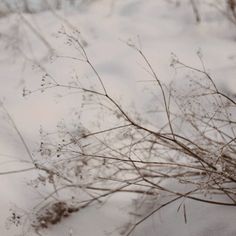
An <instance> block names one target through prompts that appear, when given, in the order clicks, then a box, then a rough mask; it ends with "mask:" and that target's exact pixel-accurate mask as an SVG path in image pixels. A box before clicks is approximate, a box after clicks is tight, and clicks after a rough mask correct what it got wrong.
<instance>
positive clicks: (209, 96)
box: [16, 31, 236, 235]
mask: <svg viewBox="0 0 236 236" xmlns="http://www.w3.org/2000/svg"><path fill="white" fill-rule="evenodd" d="M61 34H62V35H64V36H65V37H66V39H67V40H68V42H69V44H70V45H73V46H74V47H75V48H76V50H77V51H78V57H77V58H76V57H75V58H69V59H72V60H76V61H78V62H80V63H86V64H87V65H88V66H89V67H90V69H91V71H93V72H94V75H95V76H96V79H97V82H94V83H95V86H94V87H86V86H82V85H81V83H80V82H79V80H77V79H76V80H75V81H73V83H67V84H62V83H59V82H58V81H57V80H56V79H55V78H54V77H53V76H52V75H50V74H48V73H46V74H45V76H44V77H43V79H42V84H41V88H39V89H36V90H34V91H29V90H27V91H28V92H27V94H30V93H32V92H37V91H45V90H48V89H53V88H54V89H55V88H62V89H70V91H71V90H74V91H78V92H79V93H82V94H83V98H84V99H85V105H86V104H87V106H90V105H91V104H92V105H93V106H96V108H97V111H98V112H97V114H98V115H99V113H101V112H103V113H104V114H105V117H107V119H101V120H99V122H98V125H97V126H96V127H89V128H88V127H85V126H84V125H82V124H80V125H79V127H78V129H77V130H73V129H70V128H68V127H67V126H66V125H65V124H63V123H61V124H60V126H59V127H58V132H57V133H56V135H55V134H54V135H48V134H45V133H44V132H43V131H41V136H42V140H41V144H40V147H39V150H38V158H37V157H34V159H33V160H32V162H33V165H34V168H35V169H37V170H38V171H39V173H40V174H39V176H38V178H37V179H36V180H35V181H34V183H33V182H32V184H34V187H36V188H39V186H41V185H46V186H51V187H52V192H51V193H50V194H48V195H47V196H44V198H43V199H42V201H41V202H40V203H39V204H38V205H37V206H35V209H34V210H35V211H36V212H37V215H40V212H42V216H41V218H42V217H43V216H44V215H45V206H47V204H48V202H51V201H52V202H63V204H72V205H73V207H74V209H76V211H77V210H79V209H81V208H84V207H86V206H89V205H90V204H92V203H94V202H97V203H100V202H102V201H103V200H104V199H106V198H107V197H108V196H112V195H113V194H115V193H118V192H122V193H136V194H141V195H143V196H148V195H151V196H156V199H158V196H159V194H160V193H167V194H168V195H171V196H172V198H171V200H169V201H168V202H166V203H164V204H163V205H161V206H158V207H157V208H156V209H153V210H152V211H151V212H150V213H148V214H147V215H146V216H144V218H140V219H139V220H138V221H137V223H136V224H135V225H133V226H132V227H131V228H130V230H129V231H128V233H127V235H131V233H132V232H133V231H134V229H135V228H136V227H137V226H138V225H139V224H141V223H142V222H143V221H144V220H145V219H147V218H148V217H149V216H151V215H152V214H154V213H155V212H157V211H158V210H159V209H161V208H163V207H164V206H166V205H168V204H170V203H172V202H174V201H176V200H178V199H181V198H182V199H190V200H195V201H200V202H203V203H208V204H216V205H225V206H236V189H235V186H236V185H235V183H236V173H235V167H236V154H235V153H236V152H235V150H236V144H235V140H236V133H235V132H236V130H235V125H236V121H235V120H234V115H235V108H236V102H235V101H234V98H231V97H229V96H228V95H226V94H224V93H222V92H221V91H220V90H219V89H218V87H217V86H216V84H215V83H214V81H213V79H212V77H211V76H210V74H209V73H208V72H207V71H206V70H205V67H204V65H203V64H202V65H203V66H202V69H197V68H193V67H191V66H188V65H186V64H184V63H182V62H181V61H180V60H178V59H177V58H174V60H173V63H172V65H173V66H174V67H175V69H180V68H184V69H187V70H188V71H191V72H192V73H193V74H192V77H191V78H190V79H189V80H187V81H185V82H184V87H186V89H184V88H183V83H181V87H180V86H178V83H177V84H176V85H175V86H171V87H168V86H165V85H164V84H163V83H162V82H161V80H160V79H159V78H158V76H157V74H156V72H155V70H154V68H153V67H152V65H151V63H150V62H149V60H148V58H147V57H146V56H145V54H144V53H143V52H142V50H140V49H139V48H138V47H136V46H135V45H133V44H130V45H129V46H131V47H132V48H133V49H134V50H136V51H137V53H138V54H139V55H140V56H141V58H142V59H143V61H144V64H145V66H146V67H147V70H148V71H149V74H150V75H151V76H152V77H153V79H154V80H155V82H156V86H157V87H156V93H158V94H160V95H161V97H162V99H161V101H160V102H161V104H162V107H163V112H164V116H163V113H161V114H160V116H159V117H160V120H163V122H160V123H158V122H157V123H156V125H155V127H153V126H151V125H149V124H147V123H145V122H143V118H142V114H139V115H137V114H135V113H132V112H129V111H126V110H125V109H124V108H123V107H122V105H121V104H120V103H119V101H117V100H116V99H114V98H113V97H112V94H109V92H108V90H107V89H106V86H105V83H104V82H103V80H102V78H101V76H100V75H99V73H98V72H97V70H96V69H95V67H94V66H93V63H92V62H91V60H90V59H89V57H88V55H87V52H86V51H85V49H84V47H83V45H82V44H81V42H80V40H79V38H78V37H77V36H78V35H77V33H75V34H74V35H70V34H68V33H67V32H65V31H63V32H61ZM194 77H196V79H192V78H194ZM25 91H26V90H25ZM27 94H25V95H27ZM83 110H84V112H85V113H86V111H85V108H84V107H82V112H83ZM111 118H112V121H110V120H111ZM88 119H90V120H92V119H95V120H96V119H97V116H94V117H90V116H88ZM108 120H109V121H108ZM78 123H79V121H78ZM16 130H17V128H16ZM20 138H21V140H22V142H23V144H24V146H26V143H25V142H24V139H23V137H21V135H20ZM27 152H28V150H27ZM29 156H30V157H31V155H30V154H29ZM23 171H25V170H23ZM169 181H173V182H174V183H175V184H176V186H181V185H185V186H188V191H187V192H185V191H182V190H179V189H181V188H172V187H169V185H168V182H169ZM61 198H63V200H61ZM66 202H69V203H66ZM54 204H56V203H54ZM50 206H55V205H52V203H51V205H50ZM63 206H67V205H63ZM41 209H43V210H42V211H41ZM63 209H64V208H63ZM49 213H50V211H49ZM54 213H55V212H54ZM54 213H50V214H54ZM63 214H64V211H63ZM38 217H39V219H41V218H40V216H38ZM57 217H59V218H56V219H61V217H62V215H60V216H57ZM34 225H37V231H38V230H40V225H41V224H40V222H39V223H38V224H35V223H34ZM47 226H48V224H47ZM42 228H44V227H42Z"/></svg>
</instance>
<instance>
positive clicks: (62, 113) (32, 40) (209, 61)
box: [0, 0, 236, 236]
mask: <svg viewBox="0 0 236 236" xmlns="http://www.w3.org/2000/svg"><path fill="white" fill-rule="evenodd" d="M1 1H2V3H1V4H3V2H4V1H3V0H0V2H1ZM222 1H223V0H222ZM28 2H29V3H30V6H31V7H32V9H35V10H37V8H38V5H37V3H39V0H34V1H33V0H32V2H31V1H28ZM197 2H198V3H199V4H198V7H199V12H200V15H201V22H200V23H199V24H197V23H196V21H195V17H194V14H193V11H192V8H191V6H190V4H189V1H187V0H186V1H185V0H179V1H174V0H173V1H171V0H169V1H167V0H125V1H124V0H97V1H78V4H77V5H78V6H77V8H71V7H68V6H65V8H63V9H61V10H59V11H57V12H56V14H58V15H60V16H62V17H63V18H65V19H66V20H67V21H68V22H70V23H71V25H73V26H74V27H76V28H77V29H78V30H79V31H80V32H81V37H82V38H83V40H84V45H85V47H86V50H87V53H88V55H89V57H90V59H91V61H92V63H93V65H94V66H95V68H96V69H97V71H98V72H99V73H100V75H101V77H102V78H103V80H104V83H105V85H106V87H107V88H108V90H109V92H110V93H111V94H113V95H114V96H117V97H121V98H122V101H132V99H135V100H136V101H137V100H138V101H140V103H141V102H143V100H145V99H143V98H142V97H140V91H141V89H142V88H141V87H142V82H140V81H142V80H143V78H144V77H147V73H145V71H144V70H143V69H142V61H141V60H140V58H139V56H138V55H137V53H136V52H135V51H134V50H132V49H131V48H130V47H128V46H127V44H126V42H127V41H130V40H131V41H133V42H135V43H137V44H139V45H141V47H142V50H143V52H144V53H145V55H146V56H147V57H148V59H149V61H150V62H151V64H152V66H153V68H155V70H156V72H157V74H158V76H159V78H160V80H162V81H166V82H168V81H170V80H172V79H174V78H175V71H174V70H173V69H172V68H171V67H170V66H169V65H170V62H171V55H172V53H174V54H175V55H177V56H178V58H180V59H181V60H182V61H184V62H187V64H189V65H192V66H195V67H201V63H200V61H199V58H198V56H197V52H198V51H199V50H200V51H201V53H202V55H203V61H204V63H205V66H206V68H207V70H208V71H209V73H210V74H211V76H212V77H213V78H214V80H215V81H216V83H217V84H218V85H219V86H220V87H221V88H222V89H223V90H225V91H228V92H230V93H232V94H235V93H236V82H235V75H236V66H235V63H236V25H234V24H232V23H230V22H229V21H228V20H227V18H226V17H224V16H223V15H222V14H221V13H220V12H219V11H218V10H217V9H215V8H214V7H212V6H211V5H210V4H208V3H209V1H205V0H199V1H197ZM213 2H214V1H213ZM8 3H10V4H12V6H15V3H14V1H13V0H12V1H10V0H8ZM18 4H21V0H18ZM31 4H32V5H31ZM2 7H3V5H2ZM3 9H4V8H3ZM22 17H23V18H22ZM24 19H27V21H28V22H30V24H31V25H33V26H34V27H35V28H36V29H37V31H38V32H40V34H41V35H43V37H44V38H45V39H46V40H47V41H48V42H49V44H50V45H51V46H52V48H53V49H54V50H55V51H56V53H57V54H58V55H61V56H71V55H72V56H73V53H75V52H74V50H73V49H70V48H68V46H67V45H66V44H65V40H64V38H63V37H61V36H60V35H58V31H59V30H60V29H61V27H62V26H63V24H65V22H63V21H62V20H61V19H59V18H58V17H56V16H55V14H53V13H52V12H51V11H43V12H39V13H35V14H23V16H19V14H16V13H15V14H8V15H4V16H2V17H1V18H0V50H1V51H0V52H1V53H0V99H2V100H3V101H4V104H5V107H6V108H7V109H8V111H9V113H10V114H11V115H12V117H13V118H14V120H15V122H16V124H17V126H18V128H19V130H20V131H21V133H22V134H23V136H24V137H25V140H26V141H27V143H28V144H29V146H30V147H31V148H32V150H34V148H35V147H36V146H37V143H38V142H39V140H38V138H39V128H40V126H43V127H44V128H45V129H49V130H53V129H54V128H55V126H56V124H57V122H58V121H59V120H60V119H62V118H64V119H66V117H68V116H69V114H70V108H71V107H73V106H76V103H77V102H78V103H79V101H76V100H75V97H73V96H72V97H71V96H66V97H63V98H58V97H57V96H56V91H49V92H47V93H43V94H40V93H37V94H33V95H31V96H30V97H27V98H24V97H23V96H22V89H23V88H24V87H34V88H35V87H37V86H40V79H41V73H40V72H39V71H38V70H37V69H35V68H33V67H32V62H31V61H30V60H28V59H31V60H37V61H38V62H40V63H41V64H42V65H43V66H45V67H46V68H47V69H48V70H49V71H50V72H52V73H53V74H54V76H55V77H56V78H58V79H60V80H62V81H63V80H68V78H69V77H70V76H71V75H73V73H74V72H75V71H76V73H78V74H79V75H80V76H88V77H90V79H93V78H91V77H92V76H91V74H90V72H89V71H88V70H87V68H86V66H83V65H81V64H77V63H75V62H73V61H71V60H67V59H62V58H61V59H58V60H56V61H55V62H51V59H48V58H47V50H48V48H46V47H45V44H44V43H42V41H41V40H39V38H38V37H37V36H36V35H35V34H34V33H32V30H31V29H29V27H28V26H27V25H26V24H25V21H24ZM19 49H20V51H19ZM137 94H139V98H137V97H136V95H137ZM1 114H2V115H1V121H0V172H5V171H10V170H16V169H22V168H27V167H31V165H30V163H27V162H29V160H28V159H27V158H28V157H27V155H26V153H25V150H24V148H23V147H22V145H21V143H20V141H19V139H18V137H17V135H16V133H15V131H14V129H12V127H11V125H10V124H9V122H8V120H7V119H6V117H4V112H2V113H1ZM32 175H33V172H25V173H21V174H12V175H0V189H1V194H0V209H1V211H0V235H2V236H12V235H14V234H15V233H17V231H18V229H15V228H14V227H10V229H8V228H9V227H8V226H7V223H6V219H7V217H8V216H9V215H10V212H9V209H10V208H12V207H13V208H14V207H15V206H17V207H18V208H21V209H23V210H27V209H29V207H31V206H32V205H33V204H34V203H36V202H37V201H39V200H40V196H38V194H37V193H36V192H34V190H32V187H31V186H29V185H27V183H28V182H29V181H30V179H31V176H32ZM132 199H134V196H133V195H128V194H119V195H117V196H116V197H113V198H111V199H110V201H108V203H107V204H105V205H104V206H102V207H101V206H96V205H94V206H91V207H89V208H86V209H84V210H82V211H80V212H78V213H75V214H73V215H72V216H71V217H70V218H68V219H65V220H63V221H62V222H61V223H60V224H58V225H56V226H53V227H52V228H50V229H48V230H47V231H45V232H44V235H45V236H46V235H48V236H49V235H50V236H67V235H68V236H69V235H70V236H94V235H96V236H105V235H113V236H118V235H119V232H120V229H121V227H122V225H123V224H125V223H126V222H127V221H129V219H132V216H131V215H129V214H128V213H129V204H130V203H131V200H132ZM178 206H179V203H178V202H176V203H175V204H171V205H169V206H167V207H166V208H164V209H162V210H161V211H159V212H157V213H156V214H155V215H153V216H152V217H150V218H149V219H148V220H147V221H145V223H143V224H142V225H140V226H139V227H137V229H136V230H135V231H134V233H133V235H136V236H143V235H147V236H156V235H159V236H176V235H181V236H235V235H236V226H235V221H236V212H235V208H234V207H225V206H214V205H211V206H210V205H206V204H203V203H198V202H193V201H190V200H188V201H187V203H186V208H187V216H188V222H187V224H185V222H184V219H183V214H182V213H180V212H177V208H178ZM127 209H128V211H127ZM130 211H132V209H131V208H130ZM20 230H21V229H20ZM19 232H21V231H19ZM32 235H33V233H32Z"/></svg>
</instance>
